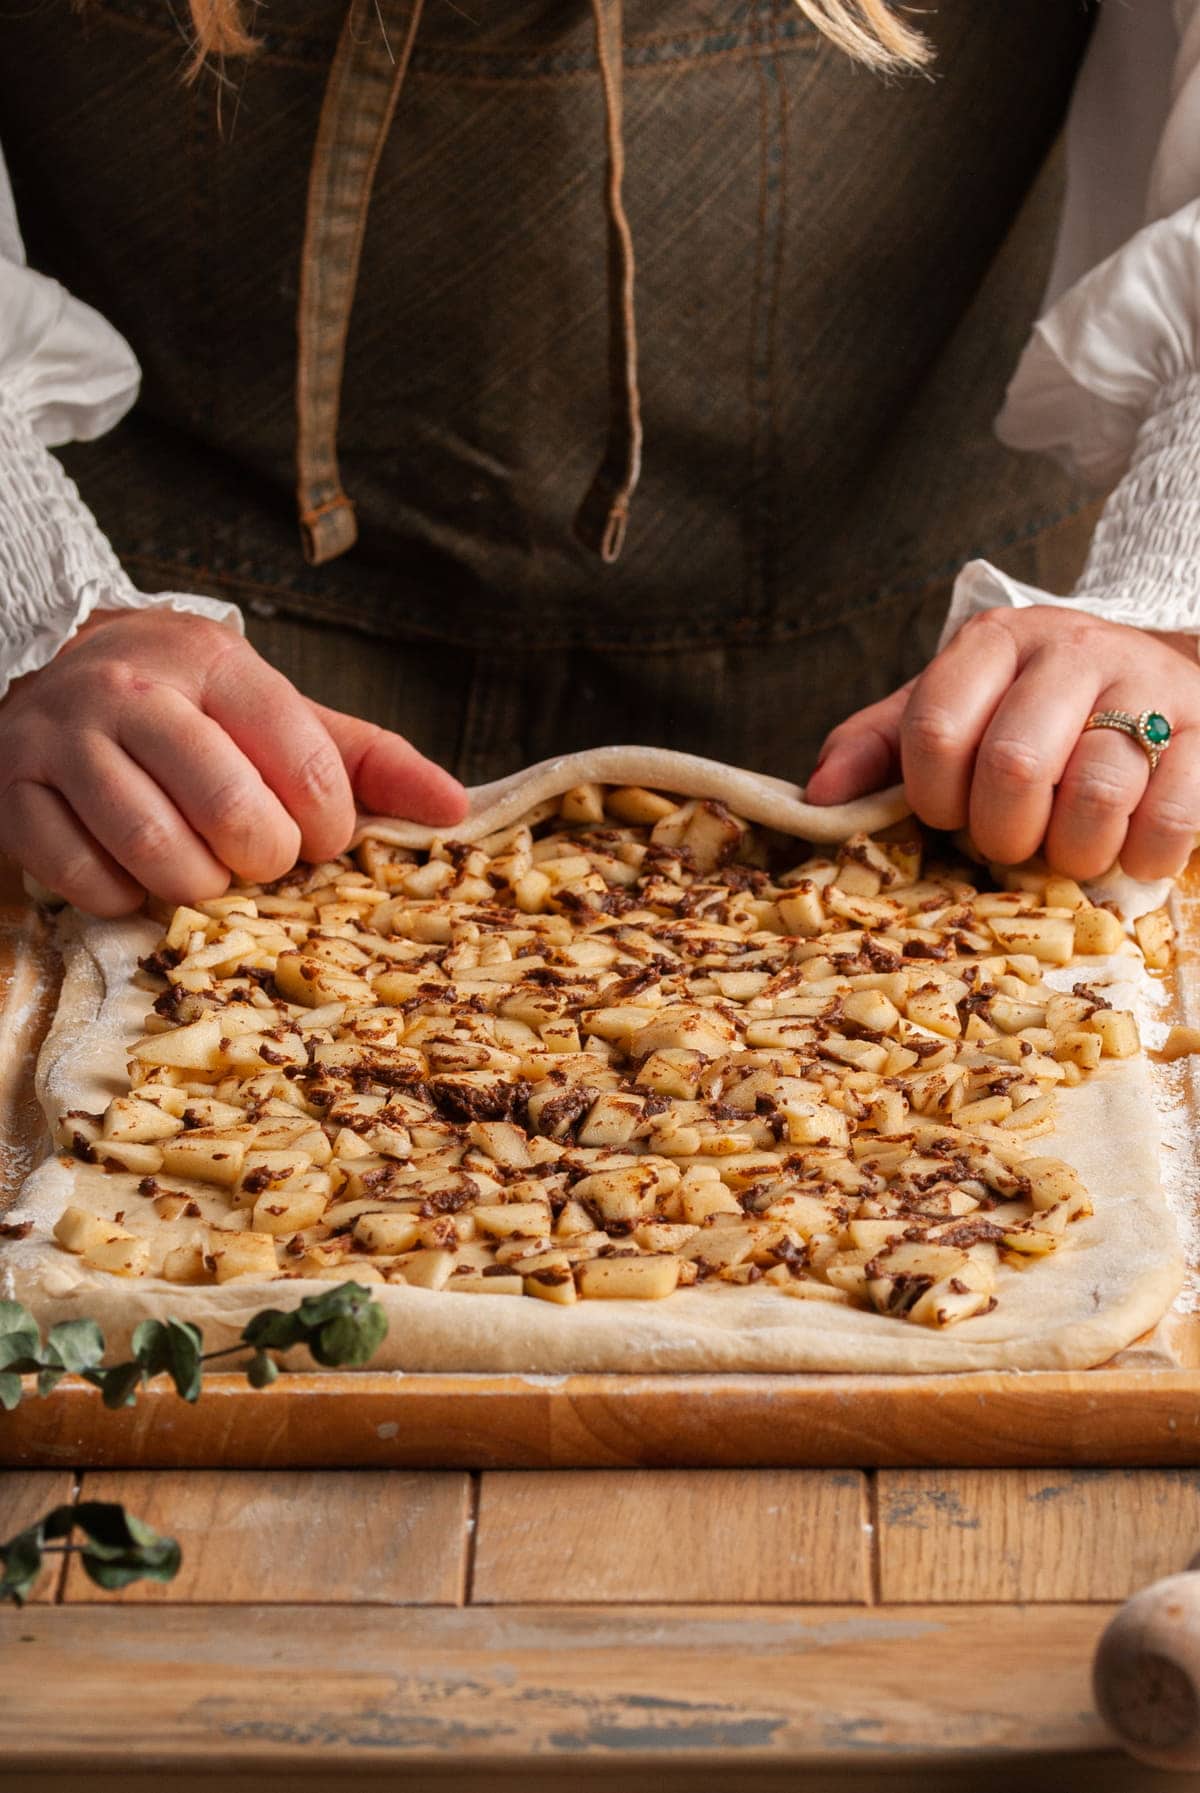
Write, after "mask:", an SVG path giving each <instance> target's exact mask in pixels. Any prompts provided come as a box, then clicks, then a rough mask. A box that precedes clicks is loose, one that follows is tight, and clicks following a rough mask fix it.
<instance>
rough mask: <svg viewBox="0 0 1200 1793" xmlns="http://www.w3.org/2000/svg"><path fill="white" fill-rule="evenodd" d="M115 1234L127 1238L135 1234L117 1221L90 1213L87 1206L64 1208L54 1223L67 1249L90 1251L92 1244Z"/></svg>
mask: <svg viewBox="0 0 1200 1793" xmlns="http://www.w3.org/2000/svg"><path fill="white" fill-rule="evenodd" d="M113 1235H119V1236H121V1237H122V1238H126V1239H128V1238H132V1236H133V1235H132V1234H131V1233H128V1232H126V1231H125V1229H124V1228H122V1227H120V1226H118V1225H117V1223H116V1222H115V1221H112V1220H105V1219H104V1218H103V1217H102V1216H101V1215H99V1214H89V1213H88V1211H87V1209H86V1208H76V1207H68V1208H64V1209H63V1211H62V1213H61V1214H60V1215H59V1217H58V1219H57V1220H56V1221H55V1223H54V1237H55V1238H56V1239H57V1240H58V1243H59V1244H60V1245H61V1246H63V1247H64V1248H65V1249H66V1250H67V1251H74V1252H84V1251H89V1250H90V1249H91V1248H92V1246H94V1245H102V1244H103V1243H104V1241H105V1240H106V1239H108V1238H111V1237H112V1236H113Z"/></svg>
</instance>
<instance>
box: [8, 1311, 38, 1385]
mask: <svg viewBox="0 0 1200 1793" xmlns="http://www.w3.org/2000/svg"><path fill="white" fill-rule="evenodd" d="M41 1359H42V1334H41V1331H40V1329H39V1327H38V1323H37V1321H36V1320H35V1319H34V1317H33V1315H32V1314H31V1313H30V1312H29V1309H28V1308H27V1307H22V1306H21V1303H20V1302H19V1301H0V1370H2V1369H13V1370H15V1369H17V1366H18V1364H19V1365H20V1366H21V1369H20V1371H19V1372H18V1373H19V1374H24V1375H28V1374H29V1371H30V1370H31V1369H37V1368H38V1366H39V1365H40V1363H41Z"/></svg>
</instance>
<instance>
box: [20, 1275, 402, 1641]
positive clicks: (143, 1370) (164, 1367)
mask: <svg viewBox="0 0 1200 1793" xmlns="http://www.w3.org/2000/svg"><path fill="white" fill-rule="evenodd" d="M386 1333H387V1315H386V1314H385V1313H384V1311H383V1309H382V1307H380V1305H379V1303H378V1302H377V1301H375V1300H374V1299H373V1297H372V1295H371V1292H370V1290H369V1289H365V1288H363V1287H362V1285H361V1284H360V1283H354V1282H346V1283H339V1284H338V1285H337V1287H336V1288H332V1289H326V1290H324V1291H323V1292H322V1293H321V1294H320V1295H307V1296H306V1297H305V1298H304V1300H303V1301H301V1302H300V1304H299V1305H298V1306H297V1307H294V1308H289V1309H282V1308H275V1307H269V1308H264V1309H263V1311H262V1312H261V1313H258V1314H255V1315H254V1317H253V1319H251V1320H250V1321H249V1322H248V1323H247V1324H246V1326H245V1327H244V1328H243V1329H242V1337H241V1341H240V1343H238V1344H236V1345H229V1346H227V1347H226V1348H225V1349H224V1350H221V1351H203V1350H202V1349H201V1347H202V1345H203V1342H204V1335H203V1333H202V1332H201V1330H200V1328H199V1327H198V1326H193V1325H192V1323H191V1321H190V1320H176V1319H166V1320H143V1321H142V1322H141V1324H140V1325H138V1326H137V1327H135V1328H134V1332H133V1337H132V1339H131V1341H130V1343H131V1346H132V1350H133V1357H132V1358H131V1359H130V1361H129V1362H127V1363H118V1364H111V1365H109V1366H108V1367H107V1368H106V1367H105V1366H104V1363H103V1357H104V1351H105V1345H104V1334H103V1333H102V1332H101V1330H100V1328H99V1326H98V1325H97V1324H96V1322H95V1320H60V1321H59V1323H58V1325H57V1326H52V1327H51V1328H50V1331H49V1332H48V1334H47V1335H46V1340H45V1343H44V1344H43V1342H42V1334H41V1328H40V1327H39V1326H38V1323H37V1321H36V1320H35V1319H34V1317H33V1315H32V1314H31V1313H30V1312H29V1310H28V1308H25V1307H22V1306H21V1303H20V1302H19V1301H0V1407H3V1408H4V1409H5V1410H7V1411H9V1412H11V1411H12V1409H13V1408H14V1407H16V1406H17V1405H18V1404H19V1402H20V1400H21V1396H22V1394H23V1392H24V1384H23V1382H22V1380H21V1378H22V1377H23V1376H36V1377H37V1384H36V1388H37V1392H38V1394H39V1395H48V1394H49V1393H50V1392H51V1390H52V1389H54V1388H55V1387H56V1386H57V1385H58V1383H59V1382H61V1380H62V1378H63V1377H64V1376H66V1375H77V1376H82V1377H83V1378H84V1380H85V1381H87V1382H90V1383H92V1384H93V1386H94V1387H96V1388H98V1389H99V1390H100V1392H101V1396H102V1398H103V1401H104V1405H105V1406H106V1407H110V1408H117V1407H132V1406H133V1405H134V1403H135V1402H136V1400H137V1396H138V1390H139V1389H140V1388H141V1387H143V1386H144V1384H145V1383H147V1382H148V1381H149V1380H150V1378H151V1377H152V1376H158V1375H167V1376H169V1377H170V1378H171V1380H172V1382H173V1383H174V1384H175V1391H176V1393H177V1394H179V1395H181V1396H182V1397H183V1399H184V1400H185V1401H196V1400H198V1399H199V1398H200V1392H201V1386H202V1379H203V1370H204V1365H205V1364H206V1363H212V1362H213V1361H214V1360H215V1359H217V1358H220V1357H229V1356H232V1355H233V1354H234V1353H236V1352H238V1351H242V1350H244V1349H246V1348H249V1350H250V1353H251V1355H250V1356H249V1357H248V1358H246V1359H245V1360H244V1361H243V1363H242V1364H241V1365H240V1366H239V1367H240V1368H242V1369H243V1370H244V1371H245V1374H246V1379H247V1381H248V1382H249V1383H250V1384H251V1386H252V1387H254V1388H265V1387H266V1386H267V1385H268V1383H271V1382H274V1380H275V1378H276V1377H277V1376H278V1374H279V1366H278V1364H277V1363H276V1362H275V1359H274V1358H273V1357H272V1356H271V1355H270V1354H271V1352H272V1351H287V1350H290V1349H291V1348H292V1347H293V1346H295V1345H304V1346H307V1348H308V1350H309V1352H310V1353H311V1355H312V1356H313V1357H314V1358H315V1359H316V1360H317V1362H318V1363H319V1364H323V1365H324V1366H325V1367H326V1368H329V1369H332V1368H335V1367H336V1366H337V1365H339V1364H350V1365H352V1366H354V1367H355V1368H356V1369H357V1368H361V1366H362V1365H363V1364H365V1363H369V1362H370V1360H371V1358H372V1357H373V1356H374V1355H375V1352H376V1351H377V1350H378V1349H379V1346H380V1344H381V1343H382V1341H383V1339H384V1337H385V1335H386ZM76 1527H78V1529H79V1530H80V1531H82V1532H83V1533H84V1534H85V1537H86V1540H87V1541H86V1542H85V1543H83V1544H72V1543H71V1541H70V1539H71V1533H72V1530H73V1529H74V1528H76ZM55 1538H62V1539H64V1540H65V1541H64V1542H63V1543H61V1544H55V1543H49V1542H47V1540H49V1539H55ZM67 1553H74V1554H78V1556H79V1559H80V1561H81V1562H82V1564H83V1566H84V1569H85V1570H86V1571H87V1573H88V1575H89V1576H90V1577H91V1579H92V1580H93V1581H94V1582H95V1583H96V1584H97V1586H99V1587H102V1588H122V1587H125V1586H126V1585H127V1583H129V1582H131V1581H138V1580H142V1579H146V1578H149V1579H151V1580H154V1581H171V1580H172V1579H173V1578H174V1576H175V1575H176V1574H177V1573H178V1571H179V1564H180V1561H181V1553H180V1549H179V1545H178V1543H177V1542H176V1541H175V1539H174V1538H165V1537H160V1536H159V1534H158V1533H157V1532H156V1531H154V1530H153V1529H152V1528H151V1527H150V1526H148V1525H147V1524H146V1523H145V1521H144V1520H141V1519H136V1518H134V1516H133V1515H132V1514H131V1513H127V1512H126V1511H125V1509H124V1507H122V1506H120V1505H118V1504H116V1503H115V1502H111V1501H95V1500H93V1501H81V1502H80V1503H79V1505H78V1506H74V1507H72V1506H65V1507H55V1508H54V1510H53V1511H52V1512H50V1513H46V1514H44V1515H43V1517H42V1518H41V1519H39V1520H38V1521H37V1523H36V1524H34V1525H31V1526H27V1527H26V1529H25V1530H24V1531H22V1532H18V1533H17V1535H16V1537H14V1538H10V1539H9V1540H8V1542H7V1543H5V1544H0V1564H3V1568H4V1573H3V1575H0V1600H5V1599H9V1600H15V1601H16V1603H17V1605H18V1606H20V1605H21V1604H22V1603H23V1602H24V1601H25V1600H26V1599H27V1598H28V1596H29V1594H30V1592H31V1590H32V1588H33V1585H34V1583H35V1582H36V1580H37V1578H38V1576H39V1574H40V1573H41V1570H42V1565H43V1562H44V1560H45V1557H46V1556H47V1555H48V1554H67Z"/></svg>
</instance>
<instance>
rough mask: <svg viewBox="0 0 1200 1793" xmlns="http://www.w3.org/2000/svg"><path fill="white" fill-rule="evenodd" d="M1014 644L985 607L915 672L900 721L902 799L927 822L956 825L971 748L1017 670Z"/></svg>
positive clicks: (965, 807)
mask: <svg viewBox="0 0 1200 1793" xmlns="http://www.w3.org/2000/svg"><path fill="white" fill-rule="evenodd" d="M1018 662H1019V655H1018V649H1017V644H1016V641H1015V639H1014V637H1013V636H1012V635H1011V634H1010V633H1009V631H1008V629H1007V628H1005V627H1004V625H1003V624H1002V623H1000V622H997V621H995V620H994V619H993V618H992V617H991V616H990V615H989V614H985V615H984V616H981V617H979V618H978V619H977V620H976V621H975V622H974V623H971V624H968V625H967V627H966V628H964V629H962V630H961V631H960V632H959V634H958V635H956V636H955V638H954V640H953V641H952V642H951V643H950V646H949V647H948V648H946V649H945V651H944V652H943V653H940V654H939V655H938V657H937V659H936V660H933V661H931V662H930V664H929V666H928V667H927V668H926V669H925V671H924V672H923V673H922V674H921V677H920V678H919V679H918V680H917V682H916V684H915V686H914V687H913V691H912V695H911V697H910V698H909V701H908V707H907V709H906V710H905V713H904V718H903V721H902V723H901V727H900V759H901V765H902V767H903V770H904V787H905V790H906V791H907V793H908V800H909V802H910V803H911V804H912V806H913V809H914V810H915V811H916V813H917V815H919V816H920V818H921V820H922V821H923V822H928V823H929V824H930V826H931V827H933V828H962V827H964V826H965V824H966V822H967V819H968V816H969V813H970V791H971V773H972V768H973V766H974V763H975V753H976V749H977V748H978V746H979V743H980V741H981V739H982V737H983V735H984V733H985V731H986V729H987V727H988V724H989V723H990V721H991V719H992V716H993V713H994V712H995V710H996V707H997V705H998V704H999V702H1000V700H1001V698H1002V697H1003V696H1004V693H1005V692H1006V691H1007V689H1008V687H1009V686H1010V685H1011V684H1012V682H1013V678H1014V676H1015V674H1016V672H1017V668H1018Z"/></svg>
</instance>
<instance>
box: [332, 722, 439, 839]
mask: <svg viewBox="0 0 1200 1793" xmlns="http://www.w3.org/2000/svg"><path fill="white" fill-rule="evenodd" d="M310 707H311V708H312V710H313V711H314V712H315V714H316V716H317V717H319V718H320V720H321V722H322V723H323V724H324V726H325V728H326V729H327V730H328V732H329V734H330V736H331V737H332V739H333V741H334V742H335V744H336V746H337V749H338V752H339V753H340V754H341V756H342V761H343V763H344V765H345V768H346V773H347V775H348V777H349V779H350V783H351V785H352V786H353V789H354V795H355V797H356V798H357V799H358V806H359V808H360V809H362V810H365V811H367V812H368V813H370V814H374V815H381V816H403V817H405V819H406V820H408V821H410V822H425V823H428V824H429V826H430V827H452V826H453V824H454V823H455V822H461V821H462V819H463V817H464V816H465V815H466V813H467V793H466V792H465V791H464V789H463V787H462V785H461V784H460V783H459V782H458V780H457V778H452V777H451V776H450V774H449V772H444V771H443V770H442V768H441V767H440V766H439V765H436V764H435V763H434V761H433V760H428V759H426V758H425V755H424V754H423V753H418V752H417V749H416V748H415V747H414V746H413V745H412V744H411V742H409V741H406V740H405V739H404V737H403V735H394V734H392V733H391V732H390V731H389V730H388V729H386V728H379V727H377V726H376V724H375V723H373V722H364V721H363V719H362V718H361V717H360V716H345V715H343V714H342V712H341V711H340V710H327V709H326V708H325V706H324V704H318V703H313V704H311V706H310ZM348 838H349V835H348V834H347V839H348ZM342 844H343V846H344V845H345V842H344V841H343V843H342Z"/></svg>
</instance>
